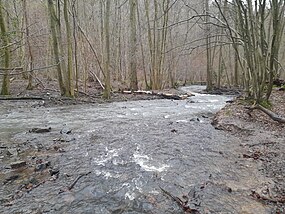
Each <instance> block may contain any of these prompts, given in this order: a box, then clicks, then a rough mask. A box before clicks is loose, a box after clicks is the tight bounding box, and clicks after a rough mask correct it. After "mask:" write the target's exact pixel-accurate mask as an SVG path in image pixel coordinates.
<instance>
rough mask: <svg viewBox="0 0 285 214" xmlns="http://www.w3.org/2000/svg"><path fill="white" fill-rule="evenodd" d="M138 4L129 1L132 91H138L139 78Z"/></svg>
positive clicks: (132, 0)
mask: <svg viewBox="0 0 285 214" xmlns="http://www.w3.org/2000/svg"><path fill="white" fill-rule="evenodd" d="M136 4H137V0H129V5H130V25H131V32H130V89H131V90H132V91H136V90H138V77H137V57H136V52H137V48H136V46H137V30H136V28H137V27H136Z"/></svg>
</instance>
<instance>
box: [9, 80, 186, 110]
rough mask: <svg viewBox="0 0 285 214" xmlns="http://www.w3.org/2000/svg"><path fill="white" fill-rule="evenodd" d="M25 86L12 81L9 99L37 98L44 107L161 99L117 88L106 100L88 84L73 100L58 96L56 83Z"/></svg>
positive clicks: (171, 92)
mask: <svg viewBox="0 0 285 214" xmlns="http://www.w3.org/2000/svg"><path fill="white" fill-rule="evenodd" d="M25 84H26V83H24V82H23V81H22V80H14V81H13V83H11V97H12V98H16V99H21V98H22V99H23V100H24V99H27V100H28V99H30V100H33V99H35V100H37V99H38V98H39V99H42V104H41V105H42V106H44V107H51V106H66V105H77V104H88V103H89V104H90V103H94V104H96V103H97V104H102V103H111V102H121V101H135V100H153V99H161V97H160V96H157V95H149V94H133V93H122V91H123V89H119V88H118V89H114V92H112V93H111V98H110V99H109V100H106V99H104V98H103V97H102V96H103V90H102V88H101V87H100V86H98V85H97V84H96V83H94V82H91V83H88V84H87V86H86V89H84V88H83V87H80V89H79V92H78V95H77V97H76V98H74V99H73V98H67V97H62V96H60V91H59V90H58V89H57V88H58V85H57V84H58V83H57V82H56V81H47V82H45V84H44V85H43V84H38V85H37V86H36V87H34V88H33V90H27V89H26V85H25ZM153 92H162V93H169V94H174V95H182V94H184V93H183V92H181V91H180V90H177V89H165V90H161V91H158V90H157V91H153Z"/></svg>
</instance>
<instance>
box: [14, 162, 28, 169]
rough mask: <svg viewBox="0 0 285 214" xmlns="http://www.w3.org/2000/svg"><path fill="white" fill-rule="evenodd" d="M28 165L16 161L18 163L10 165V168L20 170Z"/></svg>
mask: <svg viewBox="0 0 285 214" xmlns="http://www.w3.org/2000/svg"><path fill="white" fill-rule="evenodd" d="M26 165H27V163H26V161H16V162H13V163H10V166H11V168H12V169H18V168H21V167H23V166H26Z"/></svg>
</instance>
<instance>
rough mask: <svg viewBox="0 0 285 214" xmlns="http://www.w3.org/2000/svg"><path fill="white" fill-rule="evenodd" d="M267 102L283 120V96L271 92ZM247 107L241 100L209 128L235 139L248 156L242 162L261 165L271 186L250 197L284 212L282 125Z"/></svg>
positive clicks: (280, 92)
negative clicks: (238, 140)
mask: <svg viewBox="0 0 285 214" xmlns="http://www.w3.org/2000/svg"><path fill="white" fill-rule="evenodd" d="M270 102H271V104H272V106H271V110H272V111H273V112H275V113H277V115H279V116H281V117H285V92H284V91H281V90H279V89H274V90H273V93H272V96H271V99H270ZM248 107H250V104H249V102H248V101H246V100H245V99H243V98H238V99H236V100H235V101H234V102H233V103H231V104H229V105H227V106H226V107H224V108H223V109H222V110H221V111H219V112H218V113H217V114H216V116H215V117H214V119H213V122H212V125H214V127H215V128H216V129H219V130H225V131H227V132H230V133H231V134H232V135H235V136H238V137H239V138H241V139H242V141H243V143H242V144H241V145H240V146H241V147H243V148H244V149H245V150H246V151H247V152H246V153H244V154H243V158H249V159H252V161H255V162H256V163H258V165H260V168H259V170H260V171H262V172H263V173H264V174H265V175H266V177H268V178H270V179H273V183H271V184H269V185H268V186H265V187H264V189H263V190H262V191H259V193H257V192H253V193H252V195H253V196H254V197H256V198H257V199H258V200H261V201H263V202H264V203H273V204H275V205H276V206H279V207H280V210H281V211H280V212H277V213H284V212H285V132H284V131H285V124H282V123H278V122H275V121H273V120H272V119H270V118H269V117H268V115H266V114H264V113H263V112H261V111H260V110H250V109H249V108H248Z"/></svg>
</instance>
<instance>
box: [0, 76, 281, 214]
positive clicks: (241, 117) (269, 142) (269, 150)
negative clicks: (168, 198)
mask: <svg viewBox="0 0 285 214" xmlns="http://www.w3.org/2000/svg"><path fill="white" fill-rule="evenodd" d="M15 81H16V80H15ZM23 88H25V86H24V85H23V84H22V83H21V82H20V81H19V82H17V83H16V84H15V82H14V83H13V84H12V87H11V91H12V95H11V97H13V98H28V99H29V98H31V100H27V101H25V100H22V101H17V100H16V101H9V102H5V101H4V102H3V101H2V102H1V106H2V108H3V109H5V110H3V115H6V114H7V115H8V113H7V112H6V111H7V110H8V112H11V113H13V108H15V109H16V116H18V114H19V115H20V114H23V112H28V114H31V113H29V111H28V110H27V109H29V108H35V109H37V108H38V109H39V111H40V112H41V111H42V112H45V110H43V109H45V107H47V109H49V107H57V106H60V107H61V106H62V107H64V106H69V105H77V104H93V103H94V104H101V103H106V102H108V103H109V102H116V101H134V100H153V99H159V97H158V96H154V95H133V94H123V93H119V92H118V93H113V94H112V99H111V100H108V101H106V100H104V99H102V91H101V90H100V89H97V90H94V89H91V87H90V88H89V90H88V91H86V92H84V93H83V92H80V98H76V99H68V98H62V97H61V96H60V94H59V91H57V90H55V89H54V88H56V87H55V85H54V82H51V83H49V84H48V87H40V86H39V87H38V88H35V89H34V90H32V91H27V90H24V89H23ZM164 92H166V93H172V94H183V92H182V91H179V90H174V89H173V90H165V91H164ZM229 93H230V94H237V91H228V90H222V91H216V94H229ZM33 98H35V102H33ZM36 98H39V99H42V100H40V101H39V100H36ZM31 101H32V102H31ZM33 103H34V104H33ZM271 103H272V109H271V110H272V111H273V112H275V113H277V114H279V115H281V116H284V117H285V108H284V106H285V92H284V91H279V90H274V91H273V93H272V97H271ZM190 104H191V103H190ZM249 106H250V104H249V103H248V102H247V101H246V100H244V99H243V98H242V97H239V98H237V99H235V100H234V101H233V102H232V103H229V104H228V105H227V106H226V107H224V108H223V109H221V110H220V111H219V112H218V113H217V114H216V115H215V116H214V118H213V119H211V118H209V120H210V119H211V120H212V125H213V126H214V127H215V129H216V130H221V131H219V132H225V134H222V135H225V136H228V135H230V136H232V137H230V138H229V140H233V142H232V144H233V145H230V144H229V145H228V144H227V143H226V144H223V143H221V144H220V146H222V145H223V146H224V148H223V149H222V147H220V148H215V143H213V145H212V146H213V148H211V150H209V151H210V155H211V154H212V155H214V156H215V157H216V156H217V157H219V158H221V157H220V156H222V157H226V159H225V160H223V161H226V162H227V161H228V160H230V161H233V163H235V164H237V162H240V160H244V161H245V163H249V165H252V166H258V171H259V172H260V174H261V175H264V176H265V177H266V178H268V182H267V183H266V182H264V183H262V184H260V185H259V186H258V188H255V187H253V188H252V189H251V193H249V194H250V198H251V199H250V200H252V199H253V200H256V201H257V202H258V203H259V202H260V203H261V204H263V205H264V206H265V207H267V205H268V206H269V207H271V208H272V207H273V210H274V212H271V213H276V214H279V213H280V214H281V213H284V212H285V176H284V175H285V157H284V156H285V143H284V142H285V132H284V130H285V125H284V124H280V123H277V122H274V121H272V120H271V119H270V118H269V117H268V116H267V115H265V114H264V113H262V112H261V111H259V110H249V109H248V108H246V107H249ZM39 107H40V108H39ZM42 107H44V108H42ZM6 109H7V110H6ZM41 109H42V110H41ZM121 109H122V111H125V109H126V108H125V107H124V106H123V107H121ZM73 110H74V109H73ZM59 111H61V110H60V109H59ZM96 111H97V110H96ZM120 111H121V110H120ZM32 112H35V113H37V112H38V110H34V111H32ZM38 114H39V115H38V116H35V118H37V117H40V113H38ZM186 115H187V113H186ZM160 116H161V115H160ZM182 116H183V115H181V117H182ZM7 117H8V118H9V116H7ZM99 119H100V118H98V121H97V123H98V124H100V123H101V121H100V120H99ZM182 119H183V118H182ZM202 119H203V118H202ZM30 120H31V122H33V123H34V122H35V124H37V123H40V122H36V121H33V120H32V119H30ZM74 120H76V119H74ZM95 120H96V117H95ZM159 120H161V119H159ZM164 120H168V118H167V117H165V118H164ZM206 120H208V119H206ZM27 121H28V120H27ZM83 121H84V120H83ZM179 121H182V120H179ZM190 121H193V120H192V119H191V120H190ZM118 122H119V124H120V126H121V127H117V128H118V129H119V130H117V128H114V130H115V131H118V132H114V136H113V135H112V134H111V136H109V137H110V139H112V137H113V138H114V139H116V138H117V133H120V130H124V128H123V127H124V126H126V127H127V128H126V130H128V129H134V128H135V126H134V125H130V124H132V122H133V119H131V120H130V121H129V123H130V124H127V123H126V124H124V123H122V124H121V122H120V121H118ZM161 122H163V121H161ZM113 123H117V121H116V120H115V121H112V122H111V123H110V124H109V126H111V125H112V124H113ZM102 124H105V122H103V121H102ZM169 124H172V125H175V126H177V127H178V128H179V131H180V132H183V133H184V132H185V134H184V135H183V136H181V138H180V135H177V134H176V135H177V137H179V138H178V139H177V143H178V142H180V141H182V144H181V146H182V147H183V148H184V147H187V146H188V145H189V142H188V140H189V139H191V138H194V139H196V137H194V136H193V135H191V133H189V130H188V129H189V128H190V130H191V129H194V128H195V127H196V128H197V129H198V126H196V125H195V124H193V127H192V128H191V126H192V125H191V126H190V127H188V126H186V125H185V127H184V126H183V125H179V123H178V122H177V123H172V122H171V123H169ZM26 125H27V127H29V124H26ZM60 125H62V124H57V125H54V126H55V129H60V127H59V126H60ZM200 125H202V124H200ZM200 125H199V126H200ZM57 126H58V127H57ZM153 126H154V127H155V126H156V120H155V119H154V124H153ZM164 126H165V127H164ZM168 126H169V125H167V124H165V122H163V123H162V124H159V125H158V127H157V128H158V129H162V127H163V128H166V129H167V127H168ZM27 127H23V128H22V129H23V130H22V129H21V130H20V131H21V132H22V134H21V133H20V134H19V135H18V137H16V138H15V139H17V140H18V141H19V148H20V149H22V150H23V154H22V153H21V155H19V157H25V158H26V156H27V154H28V155H29V156H31V160H29V161H28V162H27V163H26V162H25V163H21V162H15V163H12V164H15V165H13V166H12V164H11V167H15V168H16V172H17V170H18V169H17V168H18V167H21V164H24V165H25V164H27V165H29V167H28V168H27V172H26V171H25V170H26V169H25V170H24V172H23V173H24V174H25V173H26V174H27V177H26V176H24V177H22V179H20V180H19V176H21V172H19V174H16V175H14V174H12V175H11V176H10V174H8V175H9V176H8V177H7V175H6V174H3V175H1V173H0V175H1V176H0V178H1V180H2V179H4V183H3V184H4V185H5V186H7V185H13V186H14V185H15V186H19V183H18V182H20V181H21V182H22V181H24V179H26V180H27V182H26V181H25V182H26V183H25V185H22V186H21V187H20V190H18V191H16V193H15V194H11V195H10V196H11V197H7V198H4V199H3V198H1V200H0V205H1V203H2V204H4V206H5V207H10V206H13V203H14V200H15V199H17V198H21V197H22V194H23V191H24V190H25V191H26V192H30V191H32V190H33V189H35V188H37V187H39V186H40V185H42V184H43V183H44V182H46V180H47V179H48V178H49V176H50V175H52V178H51V179H54V180H56V179H57V176H58V171H57V170H56V169H54V168H52V167H51V166H50V162H52V163H53V162H57V161H54V160H53V159H55V160H56V157H57V156H55V154H56V155H57V153H58V154H59V155H64V156H65V154H66V157H67V159H66V161H67V162H68V161H70V160H69V159H68V158H69V155H68V154H69V149H70V151H74V145H70V142H74V138H73V137H72V136H69V135H64V136H66V137H58V133H57V134H56V135H55V133H54V131H52V132H51V134H49V133H47V134H45V132H49V131H50V130H48V129H44V130H33V129H31V130H29V131H28V132H25V131H26V129H27ZM202 127H203V126H202ZM208 128H209V127H208V126H207V129H208ZM53 129H54V127H53ZM7 130H8V128H7ZM37 131H39V132H37ZM41 131H43V133H44V134H43V136H47V139H45V141H49V142H53V144H54V145H53V144H52V145H49V144H48V146H47V145H44V144H45V143H43V142H40V141H41V140H43V139H44V138H40V137H39V138H38V140H35V139H36V138H31V139H30V138H28V137H30V136H29V135H31V136H34V135H35V136H38V135H37V133H40V132H41ZM69 131H70V130H68V129H67V130H65V129H62V130H61V131H60V133H61V134H62V132H66V133H67V134H68V132H69ZM179 131H178V133H179ZM101 132H102V129H101V130H99V133H100V134H101ZM146 132H150V134H149V136H152V135H151V133H152V132H153V129H151V130H147V131H146ZM211 132H212V131H211ZM139 133H140V132H139ZM171 133H172V134H173V133H177V128H175V129H172V130H171ZM2 134H3V133H2ZM63 134H65V133H63ZM108 134H110V133H108V132H107V134H106V136H107V135H108ZM141 134H142V135H143V133H141ZM156 134H157V133H156ZM159 134H161V133H159ZM200 134H201V136H199V134H198V137H197V139H196V141H199V139H201V140H202V141H205V142H204V144H203V145H204V146H206V145H208V144H207V140H209V141H213V142H215V141H219V140H221V141H223V140H222V139H219V138H218V137H217V138H216V139H215V138H211V137H212V135H213V136H214V135H216V134H217V135H219V133H218V132H217V133H216V132H213V133H212V134H211V133H210V132H209V133H208V134H210V136H207V134H204V133H202V132H201V133H200ZM163 135H165V134H163ZM163 135H160V138H163V137H165V136H163ZM188 135H189V136H188ZM95 136H96V135H95ZM139 136H140V135H139ZM154 136H155V135H154ZM143 137H144V136H142V138H143ZM204 137H205V139H204ZM6 138H7V139H6ZM9 138H11V136H10V134H9V133H7V135H6V134H3V138H2V140H0V143H1V145H0V146H1V147H0V149H2V150H1V151H2V153H3V154H2V153H1V154H0V155H1V156H3V157H4V160H5V161H8V162H9V158H8V159H7V160H6V156H7V157H11V156H12V157H13V156H14V155H15V154H18V148H17V149H16V148H15V149H14V148H11V149H10V146H8V145H9V144H8V143H9ZM26 138H27V140H26V141H25V139H26ZM124 138H125V137H124ZM124 138H122V139H121V141H123V142H124V140H123V139H124ZM208 138H209V139H208ZM15 139H13V140H11V141H14V140H15ZM100 139H101V138H100V135H99V137H96V141H100ZM104 139H105V138H104ZM110 139H109V138H108V140H110ZM126 139H127V141H129V140H131V141H132V139H133V138H132V136H130V138H129V139H128V138H126ZM187 139H188V140H187ZM237 139H239V141H238V142H239V143H240V145H237V146H236V142H235V141H236V140H237ZM5 140H7V143H6V142H5ZM151 140H153V139H150V142H151ZM173 140H174V139H172V137H171V141H173ZM22 141H25V143H22ZM38 141H39V142H38ZM106 141H107V139H106ZM183 141H185V142H184V144H183ZM202 141H201V143H202ZM75 142H76V141H75ZM115 142H116V141H114V143H115ZM191 142H192V140H191ZM194 142H195V140H194ZM82 143H84V142H82ZM128 143H129V142H128ZM128 143H126V144H125V145H128ZM34 144H35V145H34ZM39 145H40V146H39ZM43 145H44V146H43ZM84 145H85V144H84ZM177 145H178V144H175V146H177ZM33 146H34V147H35V148H34V147H33ZM88 146H89V145H88ZM88 146H87V147H88ZM151 146H152V145H151ZM171 146H172V145H171ZM197 146H198V148H197V149H199V148H200V145H199V144H197ZM42 147H43V148H45V147H47V149H46V152H44V153H47V154H48V156H47V157H46V156H44V155H43V154H41V152H39V151H42V150H43V148H42ZM69 147H70V148H69ZM119 147H120V146H119ZM7 148H8V149H7ZM90 148H91V147H90ZM230 148H232V150H233V149H234V148H235V149H236V151H229V149H230ZM104 149H105V146H104ZM191 149H192V148H191ZM202 149H203V148H202ZM216 149H220V150H221V151H219V152H218V153H217V152H216ZM34 150H35V151H36V152H35V155H34V156H32V155H31V152H34ZM132 150H133V148H132V149H130V151H132ZM94 151H95V150H94ZM96 151H97V150H96ZM118 151H119V150H118ZM126 151H128V150H126ZM202 151H203V152H204V149H203V150H202ZM5 152H6V153H7V154H6V153H5ZM77 152H78V151H77ZM175 152H176V151H175ZM211 152H212V153H211ZM4 153H5V154H4ZM95 154H96V153H95ZM232 154H233V155H234V156H232ZM45 155H46V154H45ZM169 155H170V156H172V155H173V154H169ZM184 155H187V154H184ZM237 155H239V157H236V156H237ZM16 156H17V155H16ZM29 156H28V157H29ZM49 156H50V157H49ZM174 156H175V155H174ZM194 156H195V155H194ZM82 157H83V156H82ZM187 157H188V156H187ZM192 157H193V154H191V153H189V159H191V158H192ZM34 158H36V161H34ZM61 158H62V157H61ZM84 158H85V156H84ZM45 159H51V161H50V160H49V161H45ZM218 160H219V159H218ZM236 160H237V161H236ZM223 161H222V162H221V163H224V162H223ZM8 162H7V163H8ZM64 162H65V161H62V164H63V163H64ZM194 162H195V161H194ZM204 163H205V164H206V165H207V164H208V163H207V162H204ZM17 164H18V165H17ZM30 164H32V165H30ZM235 164H234V165H233V166H230V168H233V170H234V169H235V167H237V166H238V167H240V166H239V165H238V164H239V163H238V164H237V165H235ZM6 165H7V164H0V167H1V169H3V170H7V169H6V168H5V167H6ZM59 165H60V164H59ZM63 166H65V167H66V168H65V169H63V171H68V170H69V166H68V165H67V163H66V164H65V163H64V165H63ZM63 166H62V167H63ZM248 167H249V169H250V166H248ZM63 168H64V167H63ZM82 168H84V169H85V168H86V170H87V169H88V166H86V167H82ZM218 168H219V167H218ZM32 169H34V170H32ZM47 169H49V171H47ZM30 170H32V171H30ZM210 170H213V172H215V170H214V169H211V168H210ZM238 170H239V169H237V171H238ZM255 170H257V169H255ZM8 171H9V169H8ZM131 171H132V170H131ZM218 171H219V170H218ZM38 172H40V173H38ZM230 172H231V171H230ZM17 173H18V172H17ZM32 174H33V177H32V179H31V178H30V176H31V175H32ZM34 174H35V175H34ZM131 174H132V173H131ZM212 174H213V176H214V177H215V174H214V173H212ZM255 175H258V173H255ZM65 176H67V178H66V179H68V176H69V175H65ZM82 176H84V175H82ZM156 176H157V175H156ZM179 176H181V175H179ZM219 176H220V175H219V173H218V174H217V175H216V177H219ZM223 176H225V177H226V178H227V176H232V175H231V174H229V175H228V174H227V173H226V174H225V175H221V177H222V178H221V179H222V180H223ZM239 176H241V175H239ZM244 176H247V175H242V176H241V177H244ZM182 177H183V176H182ZM210 177H211V175H210ZM171 178H172V177H171ZM179 178H180V177H179ZM183 178H184V177H183ZM175 179H176V178H174V179H172V180H175ZM251 179H252V178H249V180H251ZM182 180H183V179H182ZM185 180H188V181H189V177H187V176H186V175H185ZM261 180H262V179H261ZM1 182H2V181H1ZM60 182H65V180H64V179H63V180H62V181H61V180H60ZM256 182H257V183H258V181H256ZM249 183H250V182H249ZM253 183H254V182H253ZM60 184H61V185H62V184H63V183H60ZM226 184H227V186H230V187H229V188H228V189H227V191H228V192H229V193H231V192H232V191H234V192H235V191H236V190H235V189H234V188H232V187H231V184H230V183H227V182H226ZM74 185H75V183H74ZM248 185H249V184H247V185H246V186H248ZM68 188H73V186H72V185H71V186H69V187H68ZM219 188H220V187H219ZM221 188H222V189H224V187H221ZM237 188H238V187H237ZM8 189H9V191H10V190H11V188H10V187H9V188H8ZM238 189H239V188H238ZM0 190H1V189H0ZM1 191H4V192H5V191H6V190H1ZM1 191H0V192H1ZM64 191H65V190H64ZM227 191H226V192H227ZM4 192H2V193H4ZM237 192H239V191H237ZM40 193H41V192H40V191H39V194H40ZM247 193H248V190H246V194H247ZM35 194H37V193H35ZM210 196H211V194H209V197H210ZM92 197H93V196H92ZM209 200H210V199H209ZM217 200H218V198H217ZM218 201H219V200H218ZM217 207H218V206H217ZM257 207H258V206H257ZM16 208H17V206H16V207H15V209H16ZM217 209H218V208H217ZM248 209H249V210H250V209H251V208H250V207H249V208H248ZM202 213H207V212H202ZM247 213H254V212H247ZM261 213H263V212H261ZM266 213H267V212H266Z"/></svg>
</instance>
